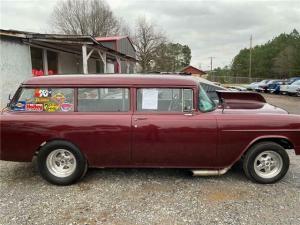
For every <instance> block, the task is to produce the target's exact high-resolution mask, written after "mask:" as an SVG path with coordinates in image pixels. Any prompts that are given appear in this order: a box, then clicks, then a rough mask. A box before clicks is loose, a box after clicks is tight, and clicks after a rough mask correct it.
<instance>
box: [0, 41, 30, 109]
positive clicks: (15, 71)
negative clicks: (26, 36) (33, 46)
mask: <svg viewBox="0 0 300 225" xmlns="http://www.w3.org/2000/svg"><path fill="white" fill-rule="evenodd" d="M31 76H32V75H31V56H30V49H29V46H28V45H25V44H23V43H22V42H21V41H20V39H12V38H9V39H7V38H4V37H1V39H0V82H1V85H0V107H1V108H3V107H5V106H6V104H7V98H8V95H9V94H12V95H13V94H14V93H15V91H16V90H17V88H18V87H19V85H20V83H22V82H23V81H24V80H26V79H29V78H30V77H31Z"/></svg>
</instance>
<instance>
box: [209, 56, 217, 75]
mask: <svg viewBox="0 0 300 225" xmlns="http://www.w3.org/2000/svg"><path fill="white" fill-rule="evenodd" d="M209 58H210V72H212V60H213V59H214V58H216V57H213V56H211V57H209Z"/></svg>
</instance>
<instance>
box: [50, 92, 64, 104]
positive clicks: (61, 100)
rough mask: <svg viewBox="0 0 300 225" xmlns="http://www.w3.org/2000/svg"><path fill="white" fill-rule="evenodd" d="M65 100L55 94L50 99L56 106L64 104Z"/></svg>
mask: <svg viewBox="0 0 300 225" xmlns="http://www.w3.org/2000/svg"><path fill="white" fill-rule="evenodd" d="M65 99H66V98H65V96H64V95H63V94H61V93H57V94H55V95H54V96H53V97H52V100H53V101H55V102H56V103H58V104H62V103H64V101H65Z"/></svg>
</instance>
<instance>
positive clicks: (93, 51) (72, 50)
mask: <svg viewBox="0 0 300 225" xmlns="http://www.w3.org/2000/svg"><path fill="white" fill-rule="evenodd" d="M135 66H136V53H135V49H134V47H133V45H132V42H131V41H130V39H129V38H128V37H126V36H125V37H106V38H101V37H96V38H94V37H91V36H87V35H57V34H39V33H30V32H23V31H15V30H0V79H1V87H0V106H1V108H2V107H4V106H5V105H6V103H7V99H8V95H9V94H13V93H14V92H15V91H16V89H17V88H18V86H19V85H20V83H21V82H23V81H24V80H26V79H28V78H30V77H32V76H41V75H52V74H99V75H101V74H103V73H134V72H135Z"/></svg>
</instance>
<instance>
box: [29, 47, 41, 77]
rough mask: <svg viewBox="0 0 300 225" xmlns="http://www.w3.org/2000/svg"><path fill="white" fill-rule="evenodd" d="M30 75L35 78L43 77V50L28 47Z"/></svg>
mask: <svg viewBox="0 0 300 225" xmlns="http://www.w3.org/2000/svg"><path fill="white" fill-rule="evenodd" d="M30 53H31V64H32V74H33V75H35V76H38V75H40V76H41V75H44V71H43V70H44V67H43V49H41V48H34V47H30Z"/></svg>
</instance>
